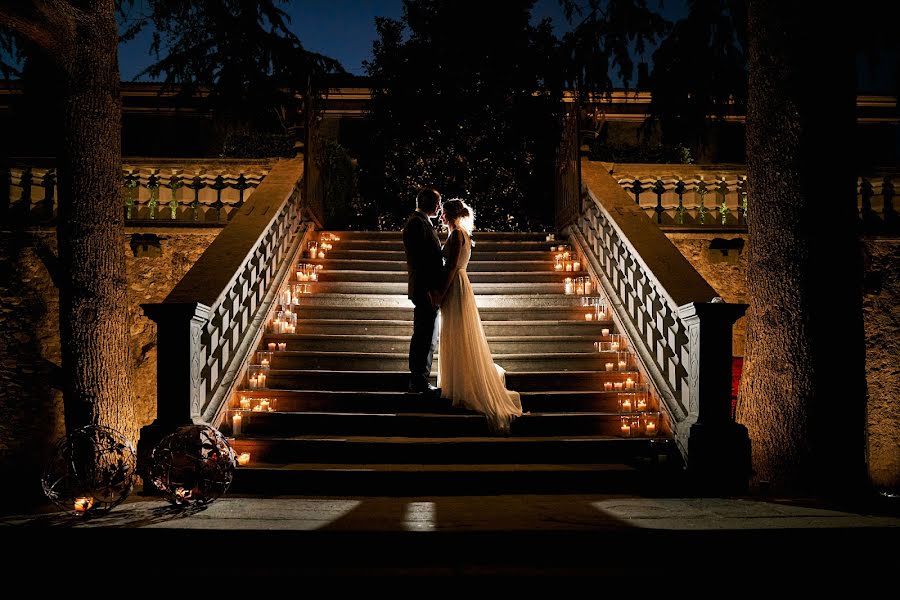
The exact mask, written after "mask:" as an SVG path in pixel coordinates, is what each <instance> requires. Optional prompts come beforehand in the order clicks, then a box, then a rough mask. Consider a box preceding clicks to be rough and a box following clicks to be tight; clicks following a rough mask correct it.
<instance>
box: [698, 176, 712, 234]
mask: <svg viewBox="0 0 900 600" xmlns="http://www.w3.org/2000/svg"><path fill="white" fill-rule="evenodd" d="M695 189H696V190H697V195H698V196H700V205H699V206H698V207H697V218H698V220H699V221H700V224H701V225H703V224H705V223H706V215H707V214H708V213H709V209H708V208H706V205H705V204H703V198H704V196H706V194H707V192H708V191H709V190H707V189H706V182H705V181H703V175H700V179H699V180H698V181H697V184H696V187H695Z"/></svg>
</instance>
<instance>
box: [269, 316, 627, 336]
mask: <svg viewBox="0 0 900 600" xmlns="http://www.w3.org/2000/svg"><path fill="white" fill-rule="evenodd" d="M335 312H340V313H341V314H343V315H344V316H345V317H348V318H345V319H303V320H298V321H297V332H298V333H297V335H312V334H315V335H356V336H358V337H360V338H362V337H363V336H366V335H387V336H406V337H409V336H411V335H412V321H411V320H409V321H397V320H387V319H372V320H365V319H354V318H353V317H354V316H355V315H354V314H353V311H352V310H350V309H346V308H344V309H339V310H336V311H335ZM482 325H483V327H484V332H485V335H487V336H488V339H491V338H494V337H497V336H516V335H518V336H522V337H526V336H541V337H548V336H568V335H578V336H593V337H594V338H595V339H597V340H600V339H601V337H602V336H601V335H600V334H601V332H602V330H603V329H604V328H606V327H608V328H610V329H613V328H612V324H611V323H610V322H599V323H598V322H597V321H551V320H546V321H482ZM292 340H293V338H292V336H291V335H288V334H266V336H265V340H264V341H265V342H266V343H268V342H276V343H277V342H279V341H281V342H286V343H288V344H290V343H291V342H292Z"/></svg>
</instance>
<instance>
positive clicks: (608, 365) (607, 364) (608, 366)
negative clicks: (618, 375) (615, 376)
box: [606, 363, 616, 371]
mask: <svg viewBox="0 0 900 600" xmlns="http://www.w3.org/2000/svg"><path fill="white" fill-rule="evenodd" d="M615 366H616V365H615V364H613V363H606V370H607V371H612V370H613V367H615Z"/></svg>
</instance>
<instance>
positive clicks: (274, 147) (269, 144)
mask: <svg viewBox="0 0 900 600" xmlns="http://www.w3.org/2000/svg"><path fill="white" fill-rule="evenodd" d="M295 154H296V152H295V151H294V138H293V136H291V135H289V134H286V133H266V132H259V131H251V132H248V133H238V132H229V133H228V134H226V136H225V141H224V142H223V144H222V156H223V157H228V158H268V157H271V156H281V157H285V158H290V157H292V156H294V155H295Z"/></svg>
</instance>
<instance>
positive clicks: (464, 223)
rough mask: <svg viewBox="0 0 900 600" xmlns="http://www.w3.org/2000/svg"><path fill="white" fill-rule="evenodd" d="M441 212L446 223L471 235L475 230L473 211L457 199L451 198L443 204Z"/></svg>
mask: <svg viewBox="0 0 900 600" xmlns="http://www.w3.org/2000/svg"><path fill="white" fill-rule="evenodd" d="M443 211H444V215H446V217H447V222H448V223H451V224H453V225H454V226H455V227H459V228H460V229H463V230H464V231H465V232H466V233H467V234H469V235H472V230H473V229H475V211H474V210H472V207H471V206H469V205H468V204H466V203H465V202H463V201H462V200H460V199H459V198H453V199H452V200H447V201H446V202H444V204H443Z"/></svg>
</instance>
